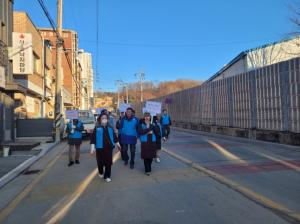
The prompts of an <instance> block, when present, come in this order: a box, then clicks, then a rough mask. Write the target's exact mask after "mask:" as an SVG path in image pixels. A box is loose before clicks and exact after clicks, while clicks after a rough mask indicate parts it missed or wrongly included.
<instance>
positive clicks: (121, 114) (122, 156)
mask: <svg viewBox="0 0 300 224" xmlns="http://www.w3.org/2000/svg"><path fill="white" fill-rule="evenodd" d="M124 116H125V114H124V112H121V113H120V117H119V120H118V121H117V122H116V129H117V130H118V138H119V142H120V145H121V159H122V160H123V161H125V155H124V150H122V148H123V143H122V141H121V135H122V128H121V120H122V119H123V118H124Z"/></svg>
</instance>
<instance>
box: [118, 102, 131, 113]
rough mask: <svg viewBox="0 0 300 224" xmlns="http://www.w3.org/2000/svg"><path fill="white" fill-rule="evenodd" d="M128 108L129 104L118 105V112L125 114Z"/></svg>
mask: <svg viewBox="0 0 300 224" xmlns="http://www.w3.org/2000/svg"><path fill="white" fill-rule="evenodd" d="M128 107H131V105H130V104H129V103H120V106H119V109H120V112H126V110H127V108H128Z"/></svg>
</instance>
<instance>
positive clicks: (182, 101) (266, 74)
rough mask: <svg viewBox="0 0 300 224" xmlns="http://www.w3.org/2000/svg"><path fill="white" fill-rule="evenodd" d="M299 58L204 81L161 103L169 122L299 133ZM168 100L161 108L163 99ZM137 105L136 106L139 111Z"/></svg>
mask: <svg viewBox="0 0 300 224" xmlns="http://www.w3.org/2000/svg"><path fill="white" fill-rule="evenodd" d="M299 61H300V58H296V59H292V60H289V61H285V62H280V63H277V64H274V65H270V66H267V67H264V68H261V69H257V70H255V71H250V72H248V73H244V74H240V75H236V76H233V77H229V78H225V79H222V80H218V81H214V82H208V83H205V84H203V85H201V86H198V87H194V88H191V89H186V90H183V91H180V92H176V93H173V94H169V95H167V96H164V97H161V98H158V99H153V100H154V101H162V102H163V107H164V108H167V109H168V111H169V113H170V115H171V117H172V120H174V121H176V122H184V123H191V124H204V125H217V126H223V127H236V128H243V129H262V130H274V131H289V132H294V133H300V73H299V70H300V65H299V64H300V63H299ZM166 97H168V98H172V103H171V104H168V105H165V103H164V99H165V98H166ZM140 108H141V105H137V106H136V110H137V111H138V112H139V111H140V110H141V109H140Z"/></svg>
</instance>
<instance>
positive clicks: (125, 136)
mask: <svg viewBox="0 0 300 224" xmlns="http://www.w3.org/2000/svg"><path fill="white" fill-rule="evenodd" d="M138 124H139V120H138V119H137V118H136V117H135V116H133V109H132V108H131V107H129V108H127V109H126V113H125V117H124V118H123V119H122V120H121V122H120V128H121V131H122V133H121V142H122V145H123V148H122V150H123V153H124V164H125V166H126V165H127V164H128V160H129V156H128V147H130V169H133V168H134V159H135V150H136V143H137V127H138Z"/></svg>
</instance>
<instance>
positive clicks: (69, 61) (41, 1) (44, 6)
mask: <svg viewBox="0 0 300 224" xmlns="http://www.w3.org/2000/svg"><path fill="white" fill-rule="evenodd" d="M38 2H39V4H40V6H41V8H42V9H43V11H44V13H45V15H46V17H47V19H48V21H49V23H50V25H51V27H52V30H53V32H54V33H55V35H56V38H57V40H58V41H62V44H63V51H64V54H65V56H66V59H67V63H68V66H69V69H70V70H71V75H72V77H73V79H74V81H75V84H76V87H77V88H78V89H79V92H80V94H81V89H80V84H79V83H78V82H77V79H76V78H75V75H74V74H73V70H72V64H71V59H70V58H69V55H68V53H67V49H66V47H65V43H64V41H63V38H62V37H61V36H60V34H59V33H58V31H57V29H56V24H55V23H54V21H53V19H52V18H51V16H50V13H49V12H48V10H47V7H46V5H45V3H44V1H43V0H38ZM56 69H57V68H56Z"/></svg>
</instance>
